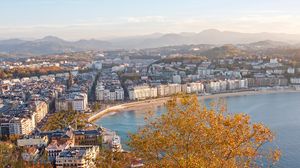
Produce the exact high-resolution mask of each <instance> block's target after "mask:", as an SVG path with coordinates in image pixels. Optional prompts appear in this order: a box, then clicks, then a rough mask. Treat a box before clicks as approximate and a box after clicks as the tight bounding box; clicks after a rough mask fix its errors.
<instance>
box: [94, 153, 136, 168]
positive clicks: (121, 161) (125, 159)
mask: <svg viewBox="0 0 300 168" xmlns="http://www.w3.org/2000/svg"><path fill="white" fill-rule="evenodd" d="M131 158H132V156H131V154H129V153H122V152H112V151H110V150H103V149H102V150H100V153H99V154H98V156H97V159H96V166H97V167H101V168H124V167H129V166H130V161H131Z"/></svg>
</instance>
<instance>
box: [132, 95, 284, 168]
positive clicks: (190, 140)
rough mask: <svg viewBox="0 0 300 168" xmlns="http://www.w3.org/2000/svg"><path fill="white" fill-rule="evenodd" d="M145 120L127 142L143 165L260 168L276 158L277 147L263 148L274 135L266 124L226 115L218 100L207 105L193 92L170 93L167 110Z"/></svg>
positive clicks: (241, 116)
mask: <svg viewBox="0 0 300 168" xmlns="http://www.w3.org/2000/svg"><path fill="white" fill-rule="evenodd" d="M146 121H147V125H146V126H145V127H144V128H141V129H140V130H139V131H138V132H137V133H136V134H131V135H130V138H131V140H130V142H129V146H130V147H131V148H132V150H133V152H134V154H135V155H136V156H137V157H141V158H143V160H144V161H145V166H146V167H218V168H219V167H259V166H261V165H259V163H266V162H268V164H269V165H272V164H275V162H277V161H278V160H279V158H280V151H279V150H277V149H270V150H266V149H265V148H264V149H263V148H262V146H263V145H264V144H266V143H268V142H271V141H272V140H273V139H274V135H273V133H272V132H271V130H270V129H269V128H267V127H266V126H264V125H263V124H259V123H258V124H257V123H255V124H252V123H251V122H250V117H249V116H248V115H245V114H234V115H229V114H227V113H226V106H224V105H220V103H213V104H212V105H211V108H207V107H205V106H204V105H202V104H201V103H199V101H198V98H197V96H196V95H192V96H188V95H179V96H177V97H174V98H173V99H172V100H170V101H169V102H168V103H167V113H165V114H163V115H162V116H161V117H160V118H154V117H153V116H150V117H147V118H146ZM265 159H266V160H267V161H266V160H265ZM259 160H260V161H259Z"/></svg>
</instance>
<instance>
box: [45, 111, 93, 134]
mask: <svg viewBox="0 0 300 168" xmlns="http://www.w3.org/2000/svg"><path fill="white" fill-rule="evenodd" d="M87 118H88V116H87V115H86V114H84V113H82V112H76V111H62V112H56V113H54V114H53V115H52V116H50V117H49V118H48V120H47V122H46V123H45V124H44V126H43V128H42V130H45V131H49V130H57V129H64V128H67V127H68V126H71V127H72V128H75V129H83V128H84V127H85V126H86V124H87V123H88V121H87Z"/></svg>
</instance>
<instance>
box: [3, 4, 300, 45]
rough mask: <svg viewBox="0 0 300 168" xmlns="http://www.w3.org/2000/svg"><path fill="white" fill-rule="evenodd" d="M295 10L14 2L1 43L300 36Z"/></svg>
mask: <svg viewBox="0 0 300 168" xmlns="http://www.w3.org/2000/svg"><path fill="white" fill-rule="evenodd" d="M229 4H230V5H229ZM299 5H300V2H299V1H295V0H287V1H283V0H275V1H274V0H266V1H263V2H261V1H258V0H254V1H243V2H240V1H236V0H221V1H216V0H213V1H210V2H205V1H196V0H187V1H184V2H183V1H180V0H173V1H171V0H166V1H163V2H158V0H154V1H151V2H150V1H146V0H142V1H141V0H140V1H137V0H126V1H117V0H112V1H95V0H89V1H83V0H64V1H58V0H51V1H50V0H40V1H37V0H28V1H26V2H25V1H18V0H12V1H4V2H2V4H1V6H2V7H1V10H0V14H1V16H2V17H1V23H0V30H1V31H0V39H8V38H25V39H26V38H41V37H44V36H47V35H54V36H58V37H61V38H64V39H67V40H78V39H90V38H95V39H109V38H115V37H126V36H135V35H145V34H152V33H155V32H160V33H180V32H201V31H202V30H205V29H211V28H214V29H219V30H221V31H237V32H245V33H259V32H270V33H288V34H300V31H299V30H298V27H299V26H300V25H299V23H300V22H299V21H300V12H299V11H298V9H297V6H299ZM270 27H271V28H272V29H270Z"/></svg>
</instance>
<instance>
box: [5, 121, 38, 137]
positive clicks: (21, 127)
mask: <svg viewBox="0 0 300 168" xmlns="http://www.w3.org/2000/svg"><path fill="white" fill-rule="evenodd" d="M32 123H33V122H32V118H29V117H24V118H19V117H13V118H12V119H11V120H10V121H9V134H10V135H28V134H30V133H31V132H32V131H33V130H34V128H35V125H32Z"/></svg>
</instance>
